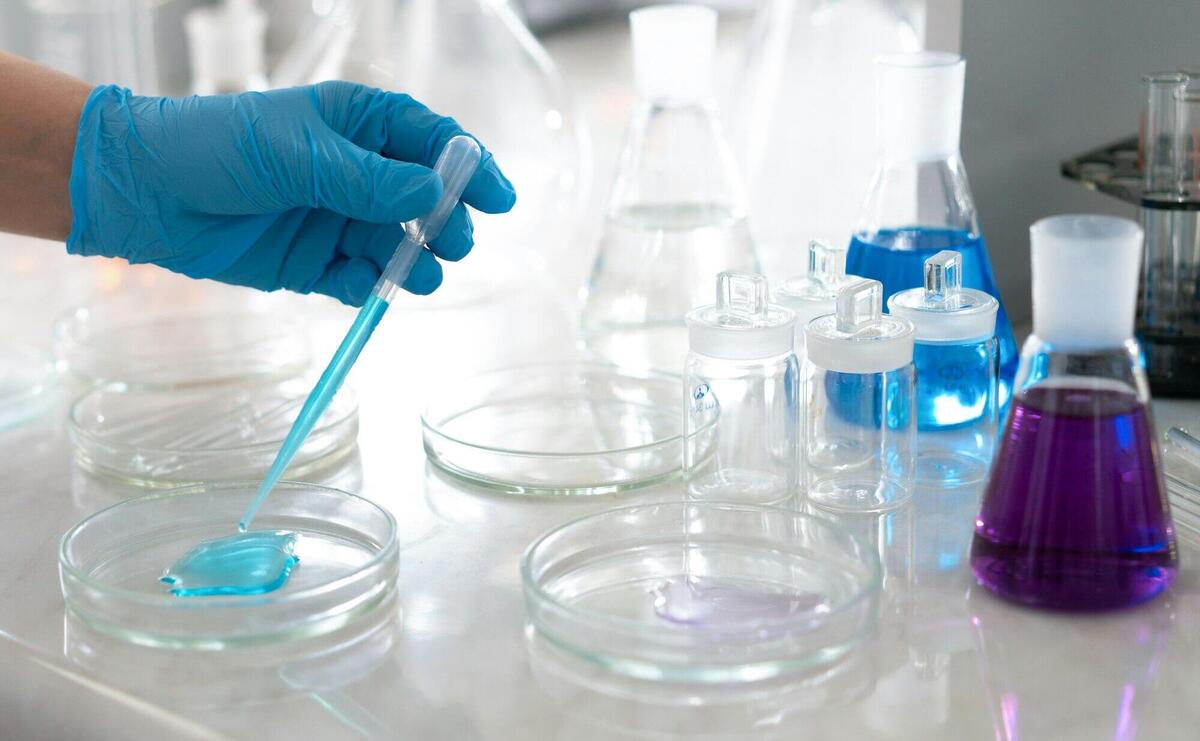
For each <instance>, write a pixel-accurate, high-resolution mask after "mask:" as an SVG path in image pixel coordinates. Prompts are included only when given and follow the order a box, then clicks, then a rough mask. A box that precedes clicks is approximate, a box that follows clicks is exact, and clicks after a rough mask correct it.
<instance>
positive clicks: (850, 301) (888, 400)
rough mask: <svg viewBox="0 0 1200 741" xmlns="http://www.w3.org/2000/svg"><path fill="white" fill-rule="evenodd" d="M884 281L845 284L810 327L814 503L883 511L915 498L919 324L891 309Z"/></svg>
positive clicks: (807, 412) (808, 430)
mask: <svg viewBox="0 0 1200 741" xmlns="http://www.w3.org/2000/svg"><path fill="white" fill-rule="evenodd" d="M882 312H883V287H882V286H881V285H880V284H879V281H876V280H868V279H859V280H856V281H853V282H851V283H848V284H846V285H844V286H843V287H842V288H841V289H840V290H839V291H838V295H837V309H836V312H835V313H833V314H828V315H826V316H822V317H818V318H816V319H814V320H812V321H811V322H809V324H808V327H806V328H805V330H804V334H805V343H806V349H807V358H806V360H805V361H804V370H803V383H804V401H803V408H804V433H803V446H804V447H803V450H804V456H803V463H802V466H803V468H804V471H805V477H806V479H807V486H806V491H807V495H808V501H809V503H811V504H813V505H815V506H817V507H822V508H826V509H835V510H859V511H878V510H885V509H891V508H893V507H897V506H899V505H901V504H903V503H904V502H906V501H908V500H909V499H910V498H911V497H912V492H913V468H914V456H915V454H916V433H917V420H916V409H915V407H914V401H915V397H916V393H915V384H916V371H915V369H914V368H913V362H912V361H913V333H914V328H913V325H912V322H910V321H908V320H907V319H904V318H902V317H894V316H888V315H886V314H883V313H882Z"/></svg>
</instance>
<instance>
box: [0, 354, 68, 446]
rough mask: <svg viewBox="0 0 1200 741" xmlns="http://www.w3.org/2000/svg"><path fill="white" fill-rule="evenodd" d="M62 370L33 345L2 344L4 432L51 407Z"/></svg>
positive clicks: (0, 400) (1, 417)
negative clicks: (58, 370)
mask: <svg viewBox="0 0 1200 741" xmlns="http://www.w3.org/2000/svg"><path fill="white" fill-rule="evenodd" d="M57 382H58V372H57V370H56V369H55V367H54V363H53V362H52V361H51V360H50V358H49V357H47V356H46V355H45V354H43V353H41V352H40V351H38V350H35V349H33V348H31V347H24V346H21V345H10V346H8V347H0V432H3V431H4V430H7V429H10V428H13V427H16V426H18V425H21V424H24V423H25V422H28V421H29V420H31V419H33V418H34V417H37V416H38V415H40V414H41V413H42V412H44V411H46V409H48V408H49V407H50V405H51V403H52V401H53V396H54V394H53V391H54V388H55V387H56V386H57Z"/></svg>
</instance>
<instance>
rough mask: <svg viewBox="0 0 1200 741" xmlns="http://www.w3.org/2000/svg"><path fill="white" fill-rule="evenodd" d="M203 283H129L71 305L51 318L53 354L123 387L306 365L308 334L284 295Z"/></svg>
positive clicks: (281, 371) (213, 379)
mask: <svg viewBox="0 0 1200 741" xmlns="http://www.w3.org/2000/svg"><path fill="white" fill-rule="evenodd" d="M201 288H203V290H197V291H196V292H194V293H185V294H180V293H179V292H177V291H174V290H170V286H163V287H157V286H156V287H151V288H135V289H130V290H127V291H124V292H122V293H119V294H115V295H112V296H107V297H104V298H101V299H98V300H96V301H94V302H91V303H87V304H83V305H81V306H78V307H76V308H74V309H71V310H70V311H68V312H67V313H66V314H64V315H63V316H61V317H59V319H58V320H57V321H56V322H55V323H54V355H55V358H56V359H57V360H58V362H59V363H60V364H62V365H63V366H64V367H65V368H66V369H67V370H68V371H70V373H71V375H73V376H74V377H76V378H78V379H80V380H82V381H84V382H85V383H88V384H91V385H94V386H107V385H113V384H117V385H122V386H126V387H129V388H178V387H182V386H193V385H199V384H219V383H228V382H231V381H244V380H251V379H262V378H288V377H292V376H295V375H297V374H299V373H302V372H303V371H304V370H305V369H306V368H308V365H309V362H310V360H311V351H310V348H309V343H308V338H307V335H306V334H305V332H304V328H303V326H302V325H301V324H300V323H299V322H297V321H294V320H293V319H292V318H290V315H289V313H288V309H287V303H286V297H280V296H267V295H265V294H263V295H258V296H256V295H253V294H252V293H249V292H247V289H238V288H234V287H229V286H215V285H205V286H201Z"/></svg>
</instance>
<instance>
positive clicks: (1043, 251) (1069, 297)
mask: <svg viewBox="0 0 1200 741" xmlns="http://www.w3.org/2000/svg"><path fill="white" fill-rule="evenodd" d="M1029 231H1030V240H1031V243H1032V259H1033V323H1034V324H1033V335H1031V336H1030V337H1029V339H1028V340H1027V341H1026V342H1025V346H1024V348H1023V350H1022V352H1021V364H1020V369H1019V370H1018V372H1017V377H1016V383H1015V385H1014V393H1013V399H1012V407H1011V409H1010V410H1009V414H1008V418H1007V421H1006V424H1005V428H1004V431H1003V434H1002V435H1001V437H1000V448H999V452H998V453H997V455H996V459H995V461H994V463H993V465H992V473H991V478H990V480H989V481H988V484H987V488H986V490H985V493H984V498H983V503H982V506H981V510H980V513H979V517H978V518H977V519H976V522H975V536H974V541H973V543H972V546H971V567H972V569H973V570H974V572H975V577H976V579H977V580H978V581H979V583H980V584H982V585H983V586H984V587H986V588H987V589H989V590H990V591H992V592H994V593H995V594H997V595H999V596H1001V597H1004V598H1006V599H1009V600H1012V601H1015V602H1018V603H1022V604H1026V605H1030V606H1034V607H1043V608H1051V609H1062V610H1103V609H1111V608H1116V607H1124V606H1128V605H1133V604H1137V603H1139V602H1143V601H1145V600H1148V599H1151V598H1153V597H1155V596H1156V595H1158V594H1160V593H1161V592H1163V591H1164V590H1165V589H1167V588H1168V587H1169V586H1170V585H1171V583H1172V581H1173V580H1174V578H1175V574H1176V569H1177V556H1176V548H1175V536H1174V530H1173V528H1172V525H1171V515H1170V510H1169V508H1168V505H1167V490H1166V487H1165V485H1164V482H1163V477H1162V470H1161V466H1160V465H1159V451H1158V448H1157V445H1156V442H1155V435H1154V424H1153V421H1152V419H1151V415H1150V393H1149V386H1148V384H1147V381H1146V374H1145V371H1144V370H1143V368H1142V366H1141V364H1140V363H1139V360H1138V357H1139V349H1138V345H1137V342H1136V341H1135V340H1134V339H1133V321H1134V310H1135V307H1136V302H1137V279H1138V267H1139V265H1140V261H1141V254H1142V230H1141V228H1140V227H1138V225H1137V224H1135V223H1134V222H1132V221H1129V220H1127V219H1120V218H1115V217H1109V216H1055V217H1051V218H1048V219H1042V220H1041V221H1038V222H1037V223H1035V224H1034V225H1033V226H1032V227H1031V228H1030V230H1029Z"/></svg>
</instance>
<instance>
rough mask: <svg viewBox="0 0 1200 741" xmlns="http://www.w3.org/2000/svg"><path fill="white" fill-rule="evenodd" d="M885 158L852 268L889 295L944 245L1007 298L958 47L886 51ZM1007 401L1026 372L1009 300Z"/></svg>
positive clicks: (881, 62)
mask: <svg viewBox="0 0 1200 741" xmlns="http://www.w3.org/2000/svg"><path fill="white" fill-rule="evenodd" d="M875 66H876V77H875V82H876V93H877V95H878V97H879V107H878V123H877V128H876V132H877V133H876V139H877V142H878V148H879V153H878V157H879V159H878V162H877V163H876V166H875V173H874V175H872V176H871V185H870V187H869V188H868V189H867V196H866V199H865V200H864V201H863V205H862V210H861V212H860V215H859V222H858V227H857V228H856V230H855V233H854V238H853V239H852V240H851V242H850V253H849V254H848V255H847V257H846V271H847V272H849V273H853V274H854V275H861V276H864V277H867V278H874V279H875V280H878V281H879V282H881V283H883V292H884V295H885V296H887V297H890V296H891V295H892V294H894V293H896V292H898V291H903V290H905V289H908V288H918V287H920V286H922V285H924V273H925V261H926V260H927V259H929V258H930V257H932V256H933V255H935V254H937V253H938V252H941V251H942V250H954V251H955V252H958V253H960V254H961V255H962V285H963V287H964V288H973V289H976V290H980V291H984V292H986V293H990V294H991V295H992V296H994V297H995V298H996V300H997V301H999V300H1000V291H999V289H998V288H997V287H996V279H995V278H994V277H993V276H992V263H991V260H990V259H989V258H988V254H987V248H986V247H985V246H984V242H983V235H982V234H981V233H980V231H979V223H978V221H977V219H976V214H975V199H974V198H973V197H972V196H971V188H970V186H969V185H968V184H967V171H966V169H965V168H964V167H963V162H962V156H961V155H960V154H959V133H960V130H961V126H962V101H963V81H964V72H965V70H966V64H965V62H964V61H963V59H962V57H959V56H958V55H956V54H941V53H933V52H927V53H921V54H897V55H893V56H887V57H881V58H879V59H878V60H877V61H876V63H875ZM996 339H997V340H999V342H1000V382H999V384H998V389H999V391H998V397H997V398H998V401H999V403H1000V408H1001V410H1003V409H1005V408H1006V407H1007V404H1008V399H1009V395H1010V391H1011V388H1012V381H1013V376H1014V375H1016V372H1017V360H1018V358H1017V343H1016V340H1015V339H1014V338H1013V332H1012V325H1010V324H1009V321H1008V315H1007V314H1006V313H1005V311H1004V304H1003V302H1001V304H1000V311H999V314H998V315H997V317H996Z"/></svg>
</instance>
